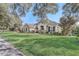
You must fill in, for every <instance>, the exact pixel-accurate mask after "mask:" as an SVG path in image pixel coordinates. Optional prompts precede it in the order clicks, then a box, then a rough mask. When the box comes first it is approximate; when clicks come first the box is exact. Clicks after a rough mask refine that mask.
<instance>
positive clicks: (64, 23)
mask: <svg viewBox="0 0 79 59" xmlns="http://www.w3.org/2000/svg"><path fill="white" fill-rule="evenodd" d="M78 14H79V4H77V3H75V4H73V3H66V4H65V5H64V6H63V16H62V17H61V18H60V26H61V28H62V34H63V35H68V34H69V33H71V32H72V30H73V27H75V26H76V25H75V24H76V22H77V21H78V16H79V15H78Z"/></svg>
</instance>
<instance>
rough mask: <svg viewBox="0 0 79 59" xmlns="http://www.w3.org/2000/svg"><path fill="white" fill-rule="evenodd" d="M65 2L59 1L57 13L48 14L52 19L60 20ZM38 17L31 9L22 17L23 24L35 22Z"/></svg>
mask: <svg viewBox="0 0 79 59" xmlns="http://www.w3.org/2000/svg"><path fill="white" fill-rule="evenodd" d="M63 5H64V3H58V6H59V11H58V12H57V13H56V14H48V18H49V19H50V20H52V21H55V22H59V19H60V17H61V16H62V6H63ZM36 20H37V17H35V16H33V15H32V13H31V11H29V12H28V13H27V15H26V16H25V17H22V22H23V24H25V23H27V24H34V23H36V22H37V21H36Z"/></svg>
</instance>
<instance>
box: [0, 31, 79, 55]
mask: <svg viewBox="0 0 79 59" xmlns="http://www.w3.org/2000/svg"><path fill="white" fill-rule="evenodd" d="M0 35H2V36H4V37H5V38H7V39H6V40H7V41H9V42H11V43H12V44H13V45H14V46H15V47H16V48H18V49H19V50H20V51H22V52H23V53H24V54H25V55H36V56H37V55H38V56H46V55H47V56H54V55H55V56H57V55H58V56H60V55H61V56H64V55H65V56H69V55H70V56H72V55H73V56H74V55H78V56H79V38H78V37H75V36H53V35H42V34H36V33H16V32H4V33H0Z"/></svg>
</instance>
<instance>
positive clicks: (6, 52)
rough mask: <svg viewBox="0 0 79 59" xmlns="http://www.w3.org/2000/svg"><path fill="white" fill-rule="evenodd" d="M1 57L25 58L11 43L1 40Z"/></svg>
mask: <svg viewBox="0 0 79 59" xmlns="http://www.w3.org/2000/svg"><path fill="white" fill-rule="evenodd" d="M0 56H23V54H22V53H21V52H20V51H18V50H17V49H16V48H14V47H13V46H12V45H11V44H10V43H8V42H6V41H5V40H4V39H1V38H0Z"/></svg>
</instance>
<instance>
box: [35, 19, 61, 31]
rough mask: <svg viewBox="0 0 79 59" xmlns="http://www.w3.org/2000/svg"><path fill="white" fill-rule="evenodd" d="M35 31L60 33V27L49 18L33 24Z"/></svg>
mask: <svg viewBox="0 0 79 59" xmlns="http://www.w3.org/2000/svg"><path fill="white" fill-rule="evenodd" d="M34 27H35V30H36V32H51V33H54V32H58V33H61V27H60V26H59V25H58V23H56V22H53V21H51V20H47V19H45V20H41V21H39V22H38V23H36V24H34Z"/></svg>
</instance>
